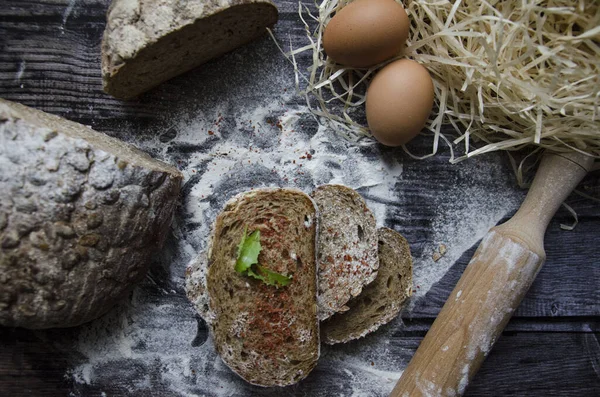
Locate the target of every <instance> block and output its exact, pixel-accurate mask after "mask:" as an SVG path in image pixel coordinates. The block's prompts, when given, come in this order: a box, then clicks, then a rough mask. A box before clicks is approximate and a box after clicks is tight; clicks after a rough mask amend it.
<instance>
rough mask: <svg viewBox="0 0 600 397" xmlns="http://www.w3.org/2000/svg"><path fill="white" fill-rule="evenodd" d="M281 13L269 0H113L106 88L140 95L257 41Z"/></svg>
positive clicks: (104, 70)
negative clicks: (250, 42) (213, 59)
mask: <svg viewBox="0 0 600 397" xmlns="http://www.w3.org/2000/svg"><path fill="white" fill-rule="evenodd" d="M277 14H278V13H277V8H276V7H275V5H274V4H273V3H272V2H271V1H270V0H211V1H198V0H113V2H112V4H111V6H110V8H109V10H108V15H107V24H106V30H105V31H104V38H103V40H102V80H103V83H104V91H106V92H107V93H109V94H111V95H113V96H115V97H117V98H121V99H128V98H132V97H135V96H137V95H139V94H141V93H142V92H145V91H147V90H149V89H150V88H152V87H154V86H157V85H158V84H160V83H162V82H164V81H166V80H169V79H170V78H172V77H175V76H177V75H179V74H181V73H184V72H186V71H188V70H190V69H193V68H195V67H196V66H198V65H201V64H203V63H205V62H207V61H208V60H210V59H212V58H215V57H218V56H220V55H222V54H224V53H226V52H229V51H231V50H233V49H235V48H237V47H239V46H241V45H243V44H245V43H247V42H249V41H252V40H254V39H255V38H256V37H258V36H260V35H261V34H263V33H265V31H266V29H265V28H267V27H272V26H273V25H274V24H275V22H277V16H278V15H277Z"/></svg>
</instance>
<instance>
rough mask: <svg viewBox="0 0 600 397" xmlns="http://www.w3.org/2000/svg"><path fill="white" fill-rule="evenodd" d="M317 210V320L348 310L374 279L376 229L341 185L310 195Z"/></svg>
mask: <svg viewBox="0 0 600 397" xmlns="http://www.w3.org/2000/svg"><path fill="white" fill-rule="evenodd" d="M311 196H312V198H313V200H315V202H316V203H317V206H318V208H319V250H318V252H319V256H318V263H319V295H318V304H319V320H325V319H327V318H329V317H331V316H332V315H333V314H334V313H338V312H345V311H346V310H348V306H346V303H348V301H349V300H350V299H351V298H353V297H355V296H358V295H359V294H360V292H361V291H362V289H363V286H365V285H367V284H369V283H370V282H372V281H373V280H374V279H375V277H376V276H377V268H378V267H379V260H378V258H377V227H376V223H375V217H374V216H373V213H372V212H371V210H369V209H368V208H367V205H366V203H365V201H364V200H363V198H362V197H361V196H360V194H358V193H357V192H356V191H354V190H353V189H350V188H348V187H346V186H342V185H322V186H319V187H317V188H316V189H315V190H314V191H313V193H312V194H311Z"/></svg>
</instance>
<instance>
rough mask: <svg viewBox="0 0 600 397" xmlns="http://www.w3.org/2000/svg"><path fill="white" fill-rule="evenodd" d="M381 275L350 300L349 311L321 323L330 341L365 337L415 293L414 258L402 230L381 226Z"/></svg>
mask: <svg viewBox="0 0 600 397" xmlns="http://www.w3.org/2000/svg"><path fill="white" fill-rule="evenodd" d="M378 235H379V270H378V274H377V278H376V279H375V281H373V282H372V283H371V284H369V285H368V286H367V287H365V288H364V289H363V291H362V293H361V294H360V295H359V296H358V297H356V298H354V299H353V300H351V301H350V302H349V303H348V306H349V307H350V309H349V310H348V311H347V312H345V313H337V314H334V315H333V316H332V317H331V318H330V319H328V320H327V321H324V322H323V323H322V324H321V335H322V338H323V341H324V342H325V343H328V344H334V343H343V342H348V341H350V340H353V339H358V338H361V337H363V336H365V335H367V334H368V333H370V332H373V331H375V330H376V329H377V328H379V327H380V326H382V325H383V324H386V323H388V322H390V321H391V320H392V319H393V318H394V317H396V316H397V315H398V313H399V312H400V309H401V307H402V303H403V302H405V301H406V299H407V298H408V297H410V296H411V295H412V258H411V255H410V247H409V246H408V242H407V241H406V239H405V238H404V237H402V235H400V233H398V232H396V231H394V230H391V229H387V228H381V229H379V230H378Z"/></svg>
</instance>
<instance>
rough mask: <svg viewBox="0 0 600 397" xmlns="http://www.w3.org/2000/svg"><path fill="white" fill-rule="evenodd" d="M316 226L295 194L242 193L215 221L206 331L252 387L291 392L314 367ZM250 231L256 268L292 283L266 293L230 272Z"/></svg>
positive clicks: (311, 210) (309, 204) (266, 288)
mask: <svg viewBox="0 0 600 397" xmlns="http://www.w3.org/2000/svg"><path fill="white" fill-rule="evenodd" d="M316 222H317V210H316V207H315V205H314V203H313V201H312V200H311V199H310V197H308V196H307V195H306V194H304V193H302V192H300V191H297V190H293V189H257V190H253V191H249V192H246V193H242V194H240V195H238V196H236V197H235V198H233V199H232V200H230V201H229V202H228V203H227V204H226V205H225V208H224V209H223V211H222V212H221V213H220V214H219V215H218V216H217V219H216V221H215V224H214V227H213V235H212V238H211V242H210V247H209V250H208V274H207V280H206V281H207V291H208V296H209V309H210V311H211V312H212V314H213V316H214V317H213V319H212V321H211V322H210V327H211V330H212V335H213V338H214V342H215V346H216V349H217V351H218V353H219V354H220V356H221V358H222V359H223V361H224V362H225V363H226V364H227V365H228V366H229V367H231V369H233V371H235V372H236V373H237V374H239V375H240V376H241V377H242V378H244V379H245V380H246V381H248V382H250V383H253V384H256V385H260V386H285V385H290V384H293V383H296V382H298V381H299V380H300V379H303V378H304V377H306V376H307V375H308V373H309V372H310V371H311V370H312V369H313V368H314V367H315V365H316V363H317V360H318V358H319V324H318V320H317V302H316V294H317V280H316V253H315V250H316ZM255 231H259V232H260V245H261V251H260V254H259V256H258V264H259V265H260V266H262V267H263V268H266V269H268V270H269V271H271V272H277V273H279V274H282V275H286V276H290V277H291V282H290V283H289V284H288V285H286V286H278V287H276V286H273V285H267V284H266V283H265V282H263V281H261V280H258V279H255V278H251V277H249V276H248V275H244V274H240V273H238V272H237V271H236V259H237V258H238V255H239V251H238V250H239V246H240V243H241V241H242V240H243V238H244V236H246V235H247V234H251V233H254V232H255ZM246 232H247V234H246Z"/></svg>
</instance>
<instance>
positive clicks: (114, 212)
mask: <svg viewBox="0 0 600 397" xmlns="http://www.w3.org/2000/svg"><path fill="white" fill-rule="evenodd" d="M181 180H182V175H181V174H180V173H179V172H178V171H177V170H176V169H175V168H173V167H171V166H169V165H167V164H165V163H162V162H159V161H157V160H154V159H152V158H150V157H149V156H148V155H146V154H145V153H143V152H141V151H139V150H137V149H135V148H134V147H132V146H130V145H127V144H125V143H123V142H121V141H118V140H117V139H114V138H111V137H108V136H106V135H104V134H101V133H98V132H95V131H93V130H92V129H91V128H89V127H85V126H83V125H81V124H78V123H74V122H71V121H68V120H65V119H63V118H60V117H58V116H53V115H50V114H47V113H44V112H41V111H38V110H34V109H31V108H28V107H26V106H23V105H20V104H16V103H12V102H9V101H5V100H1V99H0V325H4V326H18V327H26V328H50V327H69V326H75V325H78V324H81V323H84V322H86V321H89V320H92V319H93V318H96V317H98V316H100V315H102V314H103V313H105V312H106V311H107V310H108V309H109V308H110V307H111V306H113V305H114V304H115V303H116V302H117V301H119V300H120V299H121V298H123V296H124V295H126V294H127V293H128V292H129V291H130V290H131V287H132V285H133V284H134V283H135V282H137V281H138V280H140V279H141V278H142V277H143V276H144V275H145V273H146V270H147V267H148V265H149V263H150V260H151V257H152V255H153V254H154V253H155V252H156V250H157V248H159V247H160V246H161V245H162V244H163V242H164V240H165V237H166V233H167V231H168V228H169V225H170V222H171V219H172V215H173V210H174V208H175V205H176V200H177V195H178V193H179V186H180V182H181Z"/></svg>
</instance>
